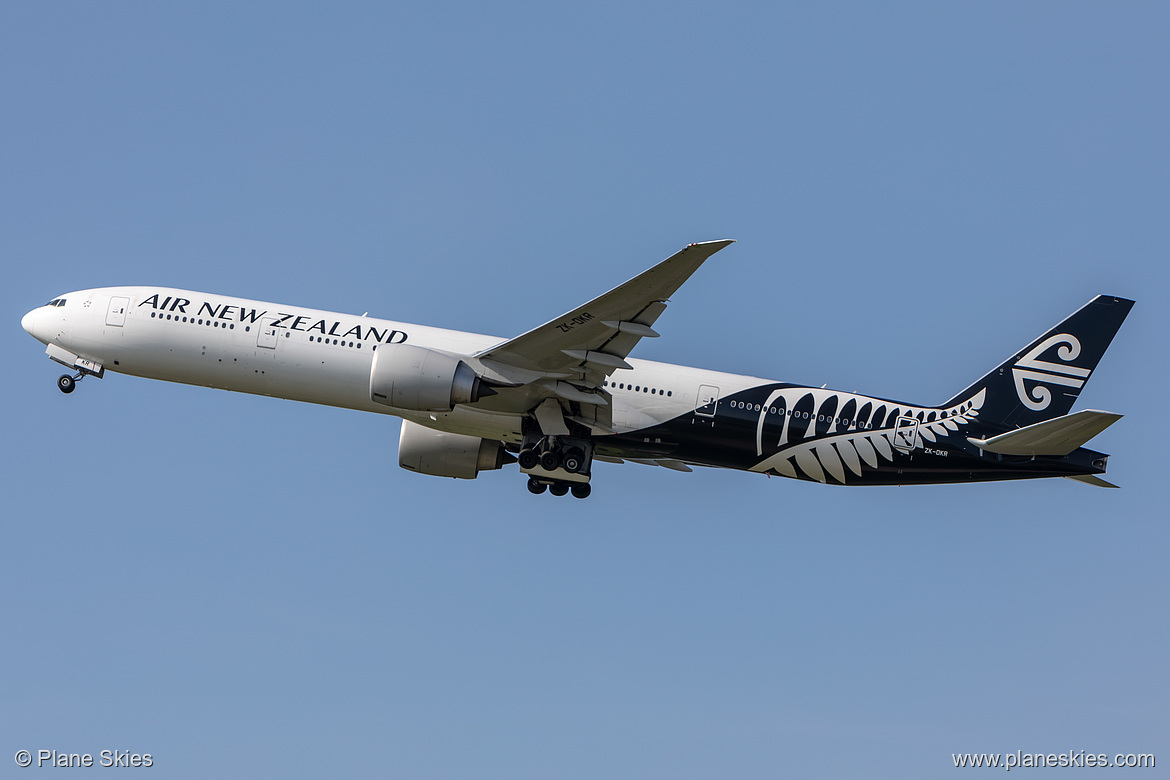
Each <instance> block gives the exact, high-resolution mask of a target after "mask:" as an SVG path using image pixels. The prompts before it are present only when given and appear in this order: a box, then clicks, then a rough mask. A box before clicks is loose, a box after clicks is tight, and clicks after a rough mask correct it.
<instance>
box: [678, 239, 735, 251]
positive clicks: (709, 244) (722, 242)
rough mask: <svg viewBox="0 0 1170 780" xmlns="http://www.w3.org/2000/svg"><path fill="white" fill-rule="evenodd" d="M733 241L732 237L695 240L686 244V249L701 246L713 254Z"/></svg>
mask: <svg viewBox="0 0 1170 780" xmlns="http://www.w3.org/2000/svg"><path fill="white" fill-rule="evenodd" d="M734 243H735V239H734V238H721V239H719V240H718V241H696V242H695V243H693V244H687V249H692V248H702V249H707V250H709V251H710V253H711V254H715V253H716V252H718V251H719V250H720V249H726V248H727V247H729V246H731V245H732V244H734Z"/></svg>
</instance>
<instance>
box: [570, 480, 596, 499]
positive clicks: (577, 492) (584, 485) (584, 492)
mask: <svg viewBox="0 0 1170 780" xmlns="http://www.w3.org/2000/svg"><path fill="white" fill-rule="evenodd" d="M592 492H593V488H591V487H589V483H588V482H578V483H577V484H576V485H573V498H589V494H590V493H592Z"/></svg>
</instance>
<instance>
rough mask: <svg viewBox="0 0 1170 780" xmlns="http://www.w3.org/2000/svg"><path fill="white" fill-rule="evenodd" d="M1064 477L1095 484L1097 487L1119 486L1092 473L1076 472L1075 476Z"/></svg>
mask: <svg viewBox="0 0 1170 780" xmlns="http://www.w3.org/2000/svg"><path fill="white" fill-rule="evenodd" d="M1065 479H1075V480H1076V481H1077V482H1084V483H1085V484H1086V485H1095V486H1097V487H1108V488H1115V487H1120V485H1114V484H1113V483H1112V482H1109V481H1108V480H1104V479H1101V478H1100V477H1098V476H1095V475H1093V474H1078V475H1077V476H1075V477H1065Z"/></svg>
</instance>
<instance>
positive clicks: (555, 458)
mask: <svg viewBox="0 0 1170 780" xmlns="http://www.w3.org/2000/svg"><path fill="white" fill-rule="evenodd" d="M559 465H561V455H560V453H559V452H557V451H556V450H545V451H544V452H542V453H540V467H541V468H542V469H544V470H545V471H556V468H557V466H559ZM561 495H562V496H563V495H564V493H561Z"/></svg>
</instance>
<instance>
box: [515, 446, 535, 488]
mask: <svg viewBox="0 0 1170 780" xmlns="http://www.w3.org/2000/svg"><path fill="white" fill-rule="evenodd" d="M516 460H518V461H519V462H520V468H522V469H534V468H536V464H537V463H539V462H540V455H539V454H538V453H537V452H536V450H533V449H527V450H520V454H519V455H517V456H516ZM529 489H531V488H529ZM533 492H535V491H533Z"/></svg>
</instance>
